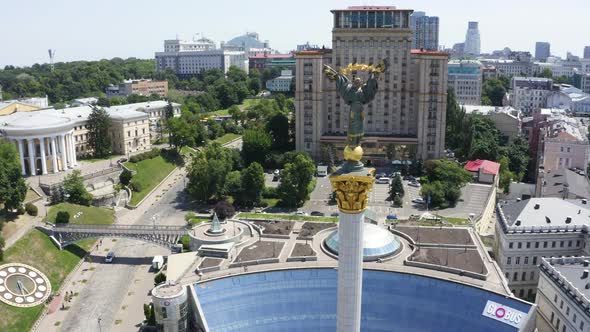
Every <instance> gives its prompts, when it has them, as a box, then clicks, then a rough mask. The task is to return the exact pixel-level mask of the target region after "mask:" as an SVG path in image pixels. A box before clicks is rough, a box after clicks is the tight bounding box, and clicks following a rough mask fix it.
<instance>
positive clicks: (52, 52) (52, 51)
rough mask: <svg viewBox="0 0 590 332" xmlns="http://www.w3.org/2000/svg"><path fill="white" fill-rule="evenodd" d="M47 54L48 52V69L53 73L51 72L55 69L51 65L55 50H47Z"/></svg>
mask: <svg viewBox="0 0 590 332" xmlns="http://www.w3.org/2000/svg"><path fill="white" fill-rule="evenodd" d="M47 52H49V68H50V69H51V71H52V72H53V70H54V69H55V65H54V64H53V59H54V58H55V50H52V49H49V50H47Z"/></svg>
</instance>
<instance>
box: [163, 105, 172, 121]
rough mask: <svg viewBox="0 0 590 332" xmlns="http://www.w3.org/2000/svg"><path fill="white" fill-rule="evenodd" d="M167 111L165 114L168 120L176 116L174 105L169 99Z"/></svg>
mask: <svg viewBox="0 0 590 332" xmlns="http://www.w3.org/2000/svg"><path fill="white" fill-rule="evenodd" d="M165 112H166V113H165V114H164V116H165V117H166V120H168V119H170V118H173V117H174V106H172V102H171V101H168V105H166V110H165Z"/></svg>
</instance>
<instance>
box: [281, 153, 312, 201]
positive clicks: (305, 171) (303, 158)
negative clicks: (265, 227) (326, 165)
mask: <svg viewBox="0 0 590 332" xmlns="http://www.w3.org/2000/svg"><path fill="white" fill-rule="evenodd" d="M314 174H315V165H314V163H313V161H312V160H311V159H310V158H309V157H308V156H307V155H304V154H298V155H297V156H296V157H295V160H294V161H293V162H292V163H287V164H285V168H284V169H283V172H282V175H281V183H280V184H279V187H278V189H277V192H278V195H279V197H280V199H281V202H282V203H283V204H284V205H286V206H290V207H297V206H301V205H302V204H303V203H304V202H305V200H307V198H308V197H309V194H310V192H311V191H312V190H313V188H310V187H311V186H310V184H311V183H312V180H313V175H314Z"/></svg>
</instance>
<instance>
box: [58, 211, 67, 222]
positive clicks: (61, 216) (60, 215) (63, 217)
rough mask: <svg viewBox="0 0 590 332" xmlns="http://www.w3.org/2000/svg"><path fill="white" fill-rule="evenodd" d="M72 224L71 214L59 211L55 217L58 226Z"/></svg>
mask: <svg viewBox="0 0 590 332" xmlns="http://www.w3.org/2000/svg"><path fill="white" fill-rule="evenodd" d="M69 222H70V213H69V212H68V211H57V214H56V215H55V223H56V224H67V223H69Z"/></svg>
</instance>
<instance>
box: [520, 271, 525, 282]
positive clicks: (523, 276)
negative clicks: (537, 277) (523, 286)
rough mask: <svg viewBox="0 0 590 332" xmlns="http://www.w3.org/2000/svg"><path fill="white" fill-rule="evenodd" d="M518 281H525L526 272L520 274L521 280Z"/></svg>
mask: <svg viewBox="0 0 590 332" xmlns="http://www.w3.org/2000/svg"><path fill="white" fill-rule="evenodd" d="M520 280H522V281H525V280H526V272H523V273H522V279H520Z"/></svg>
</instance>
